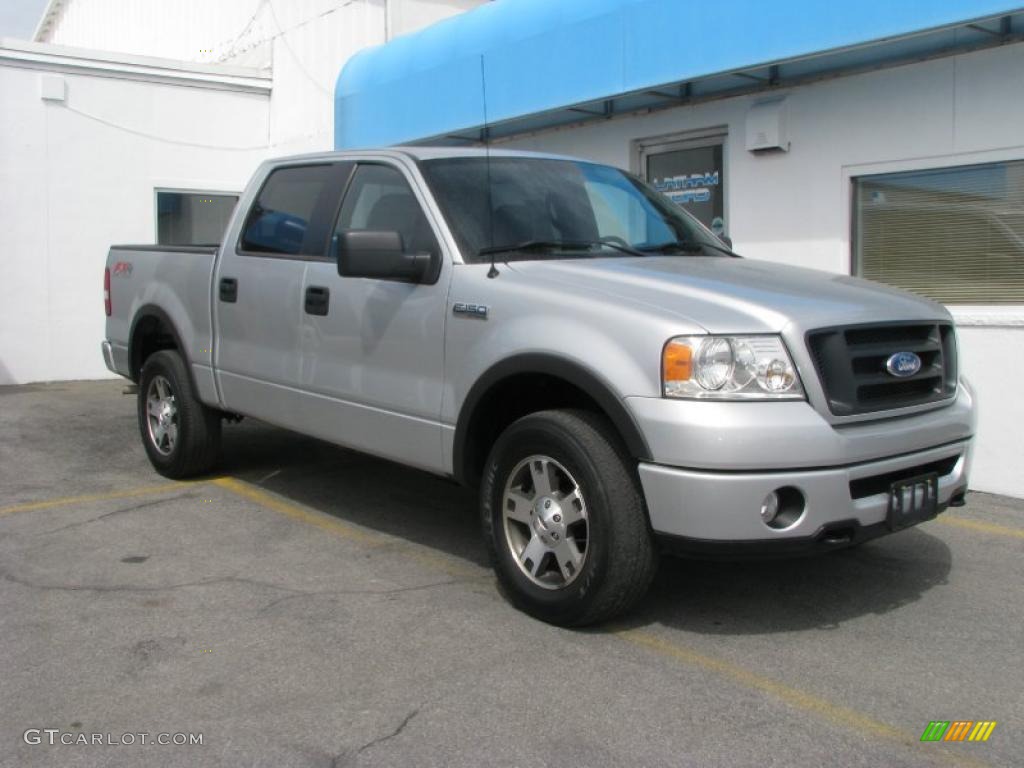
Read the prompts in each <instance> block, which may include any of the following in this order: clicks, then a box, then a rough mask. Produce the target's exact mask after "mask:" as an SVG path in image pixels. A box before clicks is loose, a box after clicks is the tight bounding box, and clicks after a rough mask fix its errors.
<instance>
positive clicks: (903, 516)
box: [889, 472, 939, 531]
mask: <svg viewBox="0 0 1024 768" xmlns="http://www.w3.org/2000/svg"><path fill="white" fill-rule="evenodd" d="M938 509H939V475H938V473H936V472H931V473H929V474H927V475H919V476H918V477H911V478H909V479H907V480H899V481H897V482H895V483H893V484H892V485H891V486H890V487H889V528H891V529H892V530H894V531H898V530H899V529H900V528H906V527H907V526H909V525H916V524H917V523H920V522H921V521H922V520H930V519H931V518H933V517H935V515H936V514H938Z"/></svg>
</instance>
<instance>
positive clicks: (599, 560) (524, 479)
mask: <svg viewBox="0 0 1024 768" xmlns="http://www.w3.org/2000/svg"><path fill="white" fill-rule="evenodd" d="M632 463H633V462H632V460H631V459H630V458H629V457H628V456H627V455H626V453H625V452H624V451H623V449H622V447H621V445H620V442H619V440H618V439H617V437H616V435H615V433H614V431H613V429H612V427H611V425H610V424H609V423H608V422H607V420H605V419H604V418H602V417H600V416H598V415H595V414H592V413H590V412H587V411H561V410H559V411H542V412H540V413H535V414H531V415H529V416H526V417H524V418H522V419H520V420H519V421H517V422H515V423H514V424H512V425H511V426H510V427H509V428H508V429H506V430H505V432H504V433H502V435H501V436H500V437H499V438H498V440H497V442H496V443H495V445H494V448H493V449H492V450H491V454H490V457H489V458H488V461H487V465H486V467H485V472H484V480H483V484H482V487H481V509H482V512H481V515H482V523H483V528H484V535H485V538H486V541H487V544H488V547H489V549H490V552H491V557H492V561H493V563H494V566H495V570H496V572H497V574H498V579H499V581H500V583H501V585H502V587H503V589H504V591H505V592H506V594H507V595H508V596H509V598H510V600H511V601H512V602H513V604H515V605H516V606H517V607H519V608H520V609H522V610H524V611H525V612H527V613H529V614H530V615H532V616H535V617H537V618H539V619H541V620H543V621H547V622H549V623H552V624H558V625H561V626H584V625H587V624H594V623H597V622H600V621H605V620H607V619H610V618H612V617H613V616H615V615H617V614H620V613H622V612H624V611H626V610H628V609H629V608H630V607H631V606H632V605H634V604H635V603H636V602H637V601H638V600H639V599H640V598H641V597H643V595H644V593H645V592H646V591H647V587H648V585H649V584H650V581H651V578H652V577H653V575H654V571H655V568H656V552H655V548H654V544H653V541H652V536H651V531H650V526H649V524H648V522H647V516H646V513H645V511H644V505H643V498H642V495H641V493H640V489H639V486H638V480H637V478H636V473H635V471H634V470H633V466H632Z"/></svg>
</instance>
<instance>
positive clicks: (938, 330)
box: [807, 323, 957, 416]
mask: <svg viewBox="0 0 1024 768" xmlns="http://www.w3.org/2000/svg"><path fill="white" fill-rule="evenodd" d="M807 346H808V349H809V350H810V353H811V357H812V359H813V360H814V365H815V367H816V368H817V370H818V376H819V377H820V379H821V384H822V388H823V389H824V390H825V397H826V398H827V399H828V407H829V409H830V410H831V411H832V413H834V414H835V415H836V416H854V415H857V414H861V413H871V412H874V411H884V410H889V409H893V408H906V407H909V406H914V405H924V404H927V403H934V402H938V401H941V400H946V399H948V398H951V397H952V396H953V395H954V394H956V380H957V361H956V337H955V334H954V331H953V326H952V325H951V324H949V323H885V324H870V325H851V326H845V327H841V328H822V329H819V330H816V331H811V332H810V333H808V334H807ZM897 352H913V353H914V354H916V355H917V356H918V357H919V358H920V359H921V369H920V370H919V371H918V372H917V373H915V374H914V375H913V376H908V377H906V378H898V377H896V376H894V375H893V374H891V373H889V371H888V370H887V369H886V362H887V361H888V360H889V358H890V357H891V356H892V355H894V354H895V353H897Z"/></svg>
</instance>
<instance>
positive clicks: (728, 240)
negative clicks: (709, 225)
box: [718, 235, 732, 251]
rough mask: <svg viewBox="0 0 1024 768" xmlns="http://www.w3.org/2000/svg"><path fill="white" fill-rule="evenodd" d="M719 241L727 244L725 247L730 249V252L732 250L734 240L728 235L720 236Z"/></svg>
mask: <svg viewBox="0 0 1024 768" xmlns="http://www.w3.org/2000/svg"><path fill="white" fill-rule="evenodd" d="M718 239H719V240H721V241H722V242H723V243H725V247H726V248H728V249H729V250H730V251H731V250H732V238H731V237H729V236H728V235H719V236H718Z"/></svg>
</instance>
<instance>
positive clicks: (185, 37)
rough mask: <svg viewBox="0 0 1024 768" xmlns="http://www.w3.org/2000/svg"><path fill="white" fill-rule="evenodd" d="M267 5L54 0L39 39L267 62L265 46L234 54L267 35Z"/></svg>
mask: <svg viewBox="0 0 1024 768" xmlns="http://www.w3.org/2000/svg"><path fill="white" fill-rule="evenodd" d="M277 1H278V3H282V4H288V3H287V0H277ZM328 1H329V0H325V2H328ZM264 4H265V0H174V2H166V0H60V2H56V3H51V5H50V12H49V13H48V14H47V16H46V17H44V20H43V23H42V25H41V27H40V29H39V31H38V34H37V36H36V41H37V42H41V43H52V44H55V45H67V46H74V47H78V48H91V49H94V50H99V51H116V52H119V53H127V54H134V55H137V56H157V57H160V58H166V59H177V60H179V61H193V62H218V61H227V60H233V61H234V62H235V63H245V64H246V65H248V66H269V65H270V60H269V52H268V51H267V49H265V48H263V49H261V52H262V54H263V55H262V59H249V60H247V61H245V62H240V61H238V59H237V58H236V57H237V54H238V52H239V51H241V50H242V49H245V50H247V51H251V50H252V49H253V46H252V43H253V41H254V40H258V39H259V38H261V37H263V36H265V35H264V31H263V29H262V28H261V26H260V19H259V18H257V17H258V16H259V15H260V13H261V12H262V10H263V6H264ZM323 4H324V2H321V5H323Z"/></svg>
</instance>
